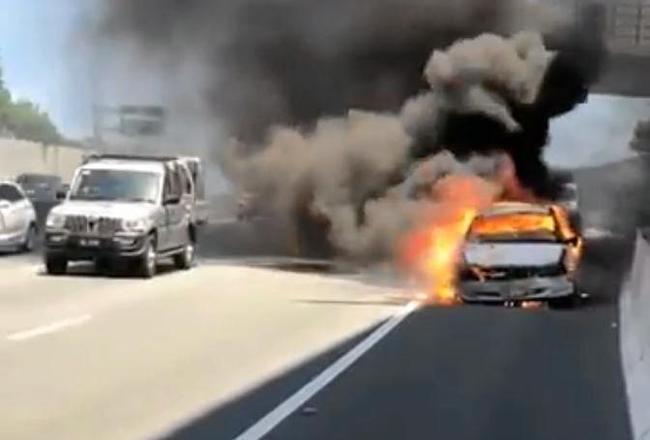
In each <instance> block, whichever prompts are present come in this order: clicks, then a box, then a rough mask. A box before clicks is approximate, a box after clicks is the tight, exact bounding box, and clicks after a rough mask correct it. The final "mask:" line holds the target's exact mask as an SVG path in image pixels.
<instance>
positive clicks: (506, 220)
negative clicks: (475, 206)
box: [472, 213, 555, 235]
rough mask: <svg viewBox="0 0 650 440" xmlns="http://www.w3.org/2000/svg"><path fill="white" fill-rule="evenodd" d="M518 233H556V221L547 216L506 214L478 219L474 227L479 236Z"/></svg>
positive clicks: (473, 231) (474, 231) (473, 229)
mask: <svg viewBox="0 0 650 440" xmlns="http://www.w3.org/2000/svg"><path fill="white" fill-rule="evenodd" d="M518 231H548V232H550V233H554V231H555V220H554V219H553V217H552V216H550V215H545V214H521V213H517V214H509V215H508V214H505V215H499V216H494V217H487V218H482V217H478V218H476V220H475V221H474V224H473V225H472V233H474V234H477V235H491V234H510V233H515V232H518Z"/></svg>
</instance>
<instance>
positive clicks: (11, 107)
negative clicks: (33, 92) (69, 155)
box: [0, 68, 63, 144]
mask: <svg viewBox="0 0 650 440" xmlns="http://www.w3.org/2000/svg"><path fill="white" fill-rule="evenodd" d="M0 131H2V132H5V133H10V134H12V135H13V136H15V137H16V138H18V139H26V140H30V141H34V142H41V143H44V144H54V143H59V142H62V140H63V138H62V136H61V134H60V133H59V131H58V130H57V128H56V127H55V126H54V124H53V123H52V121H51V120H50V117H49V115H48V114H47V113H46V112H43V111H41V110H40V109H39V108H38V106H37V105H36V104H34V103H32V102H30V101H27V100H14V99H13V98H12V96H11V93H10V92H9V90H7V87H6V85H5V83H4V79H3V75H2V69H1V68H0Z"/></svg>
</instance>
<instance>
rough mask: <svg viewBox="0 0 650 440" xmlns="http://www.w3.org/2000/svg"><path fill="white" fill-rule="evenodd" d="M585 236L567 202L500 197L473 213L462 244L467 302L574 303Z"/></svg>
mask: <svg viewBox="0 0 650 440" xmlns="http://www.w3.org/2000/svg"><path fill="white" fill-rule="evenodd" d="M581 253H582V238H581V237H580V236H579V235H577V234H576V232H575V231H574V229H573V228H572V227H571V225H570V222H569V219H568V214H567V212H566V211H565V210H564V208H562V207H560V206H554V205H533V204H525V203H499V204H496V205H495V206H493V207H491V208H490V209H488V210H486V211H484V212H482V213H481V214H479V215H478V216H476V217H475V219H474V220H473V222H472V224H471V225H470V228H469V231H468V233H467V238H466V242H465V245H464V247H463V250H462V258H463V263H462V266H461V270H460V274H459V295H460V297H461V299H462V300H463V301H464V302H506V303H520V302H523V301H548V302H550V303H551V304H552V305H572V304H573V303H574V302H575V301H576V299H577V298H578V291H577V286H576V274H577V270H578V265H579V260H580V256H581Z"/></svg>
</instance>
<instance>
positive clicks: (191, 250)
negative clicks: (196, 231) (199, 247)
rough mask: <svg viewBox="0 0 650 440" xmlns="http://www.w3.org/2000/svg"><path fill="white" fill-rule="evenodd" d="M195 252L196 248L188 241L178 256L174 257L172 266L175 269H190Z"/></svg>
mask: <svg viewBox="0 0 650 440" xmlns="http://www.w3.org/2000/svg"><path fill="white" fill-rule="evenodd" d="M195 252H196V246H195V245H194V242H193V241H191V240H190V241H189V242H188V243H186V244H185V246H184V247H183V251H182V252H181V253H179V254H176V255H174V265H175V266H176V268H177V269H184V270H187V269H190V268H191V267H192V264H193V263H194V255H195Z"/></svg>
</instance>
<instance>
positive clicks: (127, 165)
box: [81, 159, 165, 173]
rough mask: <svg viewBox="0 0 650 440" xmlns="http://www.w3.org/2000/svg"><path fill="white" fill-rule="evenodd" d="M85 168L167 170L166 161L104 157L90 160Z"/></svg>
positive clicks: (142, 170) (150, 171)
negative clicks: (93, 160)
mask: <svg viewBox="0 0 650 440" xmlns="http://www.w3.org/2000/svg"><path fill="white" fill-rule="evenodd" d="M81 168H82V169H84V170H121V171H140V172H149V173H163V172H164V171H165V164H164V162H154V161H146V160H142V161H139V160H118V159H103V160H98V161H95V162H89V163H87V164H85V165H82V167H81Z"/></svg>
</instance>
